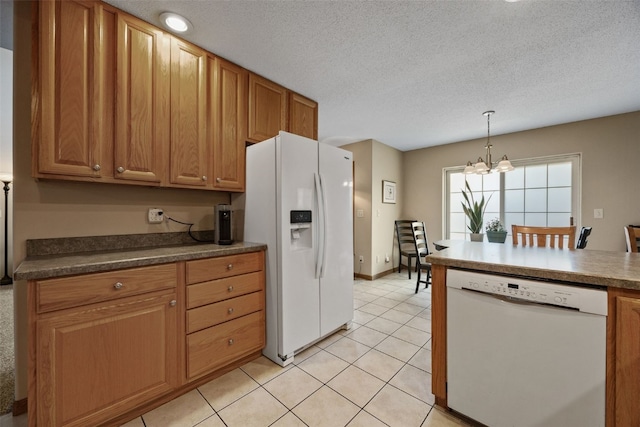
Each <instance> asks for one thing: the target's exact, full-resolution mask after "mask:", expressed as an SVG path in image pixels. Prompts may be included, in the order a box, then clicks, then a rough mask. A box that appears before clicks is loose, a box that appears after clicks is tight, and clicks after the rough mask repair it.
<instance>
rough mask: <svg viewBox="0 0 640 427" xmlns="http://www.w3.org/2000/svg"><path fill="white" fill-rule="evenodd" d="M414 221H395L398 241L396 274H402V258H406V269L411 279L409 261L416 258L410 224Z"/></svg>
mask: <svg viewBox="0 0 640 427" xmlns="http://www.w3.org/2000/svg"><path fill="white" fill-rule="evenodd" d="M415 221H416V220H415V219H399V220H397V221H396V237H397V239H398V252H399V253H398V273H401V272H402V257H403V256H404V257H406V258H407V269H408V270H409V279H411V260H412V259H413V258H415V257H416V247H415V244H414V243H413V230H412V229H411V224H412V223H413V222H415Z"/></svg>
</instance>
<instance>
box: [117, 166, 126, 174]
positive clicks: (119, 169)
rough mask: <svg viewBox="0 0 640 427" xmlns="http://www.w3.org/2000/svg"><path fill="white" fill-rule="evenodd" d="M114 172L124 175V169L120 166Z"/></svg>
mask: <svg viewBox="0 0 640 427" xmlns="http://www.w3.org/2000/svg"><path fill="white" fill-rule="evenodd" d="M116 171H117V172H118V173H124V168H123V167H122V166H118V169H116Z"/></svg>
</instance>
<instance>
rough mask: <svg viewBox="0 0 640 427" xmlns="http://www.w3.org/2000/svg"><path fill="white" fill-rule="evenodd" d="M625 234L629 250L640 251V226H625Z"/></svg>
mask: <svg viewBox="0 0 640 427" xmlns="http://www.w3.org/2000/svg"><path fill="white" fill-rule="evenodd" d="M624 235H625V238H626V240H627V252H640V251H639V250H638V245H639V244H640V228H638V227H632V226H628V227H624Z"/></svg>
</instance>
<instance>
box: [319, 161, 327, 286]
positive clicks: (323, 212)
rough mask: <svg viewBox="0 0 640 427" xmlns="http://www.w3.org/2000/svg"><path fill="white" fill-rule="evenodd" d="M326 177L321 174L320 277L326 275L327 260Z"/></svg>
mask: <svg viewBox="0 0 640 427" xmlns="http://www.w3.org/2000/svg"><path fill="white" fill-rule="evenodd" d="M326 182H327V180H326V179H324V177H323V176H322V174H320V189H321V190H322V194H321V195H322V205H321V206H320V208H319V209H318V211H319V212H320V227H321V230H320V238H321V239H322V246H321V247H322V250H321V251H320V252H319V254H320V257H321V258H320V277H324V268H325V263H326V260H327V197H326V194H325V183H326Z"/></svg>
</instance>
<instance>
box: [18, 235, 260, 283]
mask: <svg viewBox="0 0 640 427" xmlns="http://www.w3.org/2000/svg"><path fill="white" fill-rule="evenodd" d="M266 249H267V245H265V244H261V243H250V242H236V243H233V244H232V245H224V246H223V245H216V244H212V243H201V244H186V245H176V246H162V247H149V248H137V249H127V250H114V251H91V252H78V253H70V254H64V255H43V256H32V257H27V258H26V259H25V260H24V261H23V262H22V263H21V264H20V265H19V266H18V268H17V269H16V270H15V271H14V272H13V277H14V279H15V280H37V279H44V278H51V277H60V276H69V275H77V274H86V273H96V272H103V271H111V270H120V269H124V268H133V267H142V266H146V265H155V264H165V263H169V262H177V261H188V260H193V259H201V258H211V257H217V256H224V255H235V254H241V253H246V252H256V251H261V250H266Z"/></svg>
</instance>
